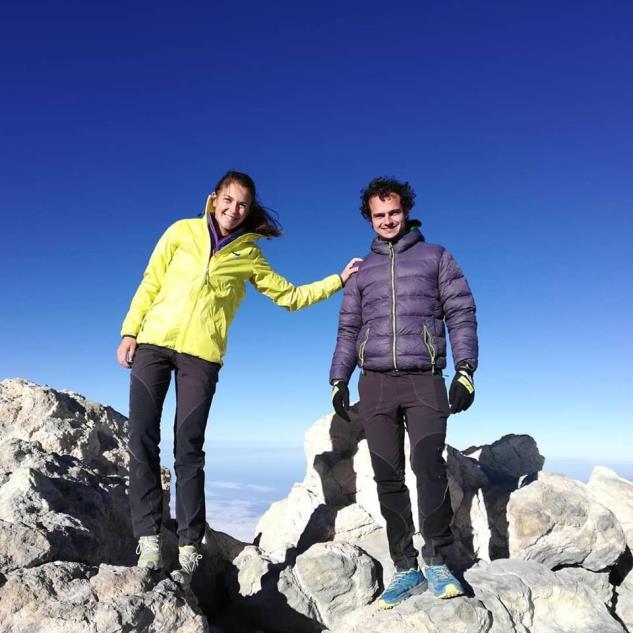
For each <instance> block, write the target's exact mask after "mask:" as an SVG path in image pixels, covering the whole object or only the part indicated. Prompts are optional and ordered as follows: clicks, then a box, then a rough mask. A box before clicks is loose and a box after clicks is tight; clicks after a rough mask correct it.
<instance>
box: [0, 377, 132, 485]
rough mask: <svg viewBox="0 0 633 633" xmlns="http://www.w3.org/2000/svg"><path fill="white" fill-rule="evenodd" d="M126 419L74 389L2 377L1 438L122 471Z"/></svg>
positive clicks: (110, 470)
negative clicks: (35, 444)
mask: <svg viewBox="0 0 633 633" xmlns="http://www.w3.org/2000/svg"><path fill="white" fill-rule="evenodd" d="M126 423H127V420H126V418H125V417H124V416H122V415H121V414H120V413H118V412H116V411H115V410H114V409H112V408H111V407H107V406H103V405H102V404H99V403H98V402H93V401H92V400H88V399H86V398H84V397H83V396H82V395H80V394H78V393H74V392H73V391H58V390H56V389H53V388H51V387H47V386H42V385H38V384H35V383H33V382H30V381H28V380H22V379H7V380H2V381H0V437H2V439H3V440H6V439H9V438H17V439H21V440H28V441H30V442H39V444H40V445H41V446H42V448H43V450H44V451H45V452H47V453H58V454H60V455H72V456H73V457H76V458H77V459H78V460H80V461H81V462H82V464H83V465H84V466H86V467H87V468H94V469H96V470H98V472H99V473H100V474H102V475H121V476H123V475H126V474H127V469H128V456H127V436H126Z"/></svg>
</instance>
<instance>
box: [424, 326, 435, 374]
mask: <svg viewBox="0 0 633 633" xmlns="http://www.w3.org/2000/svg"><path fill="white" fill-rule="evenodd" d="M424 344H425V345H426V349H427V350H428V352H429V358H430V359H431V369H432V371H433V373H435V347H434V346H433V337H432V336H431V332H429V328H428V326H427V325H426V323H425V324H424Z"/></svg>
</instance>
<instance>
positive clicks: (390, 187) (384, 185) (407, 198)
mask: <svg viewBox="0 0 633 633" xmlns="http://www.w3.org/2000/svg"><path fill="white" fill-rule="evenodd" d="M391 193H397V194H398V195H399V196H400V205H401V206H402V210H403V211H404V212H405V213H409V211H410V210H411V209H413V206H414V205H415V191H413V189H412V187H411V185H410V184H409V183H408V182H400V181H399V180H396V179H395V178H385V177H382V176H379V177H378V178H374V179H373V180H372V181H371V182H370V183H369V184H368V185H367V186H366V187H365V188H364V189H362V190H361V192H360V200H361V205H360V212H361V214H362V215H363V217H364V218H365V219H366V220H368V221H369V222H371V209H370V208H369V199H370V198H373V197H374V196H378V197H379V198H380V199H381V200H384V199H385V198H387V197H389V194H391Z"/></svg>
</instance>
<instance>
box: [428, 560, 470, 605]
mask: <svg viewBox="0 0 633 633" xmlns="http://www.w3.org/2000/svg"><path fill="white" fill-rule="evenodd" d="M424 576H425V578H426V580H427V582H428V583H429V589H430V590H431V591H432V592H433V595H434V596H435V597H437V598H455V597H456V596H463V595H464V588H463V587H462V585H461V583H460V582H459V580H457V578H455V576H453V574H451V572H450V570H449V569H448V567H447V566H446V565H430V566H427V567H425V568H424Z"/></svg>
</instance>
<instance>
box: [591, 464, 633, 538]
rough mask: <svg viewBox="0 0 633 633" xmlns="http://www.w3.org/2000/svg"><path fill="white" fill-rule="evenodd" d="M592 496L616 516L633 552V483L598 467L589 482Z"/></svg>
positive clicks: (609, 470) (608, 469)
mask: <svg viewBox="0 0 633 633" xmlns="http://www.w3.org/2000/svg"><path fill="white" fill-rule="evenodd" d="M587 488H588V489H589V492H590V494H591V496H592V497H593V498H594V499H595V500H596V501H598V502H599V503H601V504H602V505H603V506H606V507H607V508H609V510H611V512H613V514H615V516H616V517H617V519H618V521H619V522H620V525H621V526H622V529H623V530H624V534H625V536H626V542H627V545H628V546H629V549H630V550H633V482H630V481H627V480H626V479H623V478H622V477H619V476H618V474H617V473H616V472H615V471H613V470H611V469H610V468H605V467H604V466H596V467H595V468H594V469H593V471H592V472H591V477H590V478H589V481H588V482H587Z"/></svg>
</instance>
